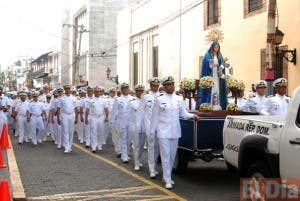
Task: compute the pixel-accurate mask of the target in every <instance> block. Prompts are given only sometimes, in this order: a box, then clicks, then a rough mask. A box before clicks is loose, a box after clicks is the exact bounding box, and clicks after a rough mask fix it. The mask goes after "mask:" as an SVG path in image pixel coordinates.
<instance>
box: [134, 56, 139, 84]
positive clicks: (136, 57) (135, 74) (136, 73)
mask: <svg viewBox="0 0 300 201" xmlns="http://www.w3.org/2000/svg"><path fill="white" fill-rule="evenodd" d="M138 69H139V53H138V52H135V53H133V82H134V85H136V84H138V82H139V74H138Z"/></svg>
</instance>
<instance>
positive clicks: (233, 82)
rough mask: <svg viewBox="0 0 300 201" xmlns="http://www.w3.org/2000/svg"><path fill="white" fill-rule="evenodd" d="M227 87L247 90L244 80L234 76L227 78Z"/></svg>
mask: <svg viewBox="0 0 300 201" xmlns="http://www.w3.org/2000/svg"><path fill="white" fill-rule="evenodd" d="M226 84H227V88H228V89H230V90H245V83H244V81H243V80H238V79H236V78H234V77H229V78H227V80H226Z"/></svg>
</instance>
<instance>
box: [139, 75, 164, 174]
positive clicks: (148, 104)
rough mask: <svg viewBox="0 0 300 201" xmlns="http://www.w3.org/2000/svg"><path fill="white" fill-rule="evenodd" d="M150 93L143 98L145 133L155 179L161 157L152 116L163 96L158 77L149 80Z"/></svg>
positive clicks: (150, 169) (149, 160)
mask: <svg viewBox="0 0 300 201" xmlns="http://www.w3.org/2000/svg"><path fill="white" fill-rule="evenodd" d="M148 82H149V84H150V91H148V93H147V94H145V95H144V96H143V101H144V106H145V113H144V115H145V117H144V121H145V123H144V124H145V131H146V136H147V144H148V166H149V173H150V178H155V177H156V175H157V174H158V172H157V171H156V164H157V158H158V156H159V146H158V139H157V132H156V131H155V132H153V133H151V132H150V125H151V116H152V111H153V107H154V103H155V101H156V99H157V97H158V96H159V95H160V94H161V93H160V92H159V91H158V88H159V85H160V81H159V79H158V78H157V77H153V78H151V79H149V81H148Z"/></svg>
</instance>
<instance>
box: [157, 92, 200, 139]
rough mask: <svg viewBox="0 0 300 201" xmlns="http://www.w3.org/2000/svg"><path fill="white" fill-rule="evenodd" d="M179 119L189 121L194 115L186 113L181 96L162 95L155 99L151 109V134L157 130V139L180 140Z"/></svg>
mask: <svg viewBox="0 0 300 201" xmlns="http://www.w3.org/2000/svg"><path fill="white" fill-rule="evenodd" d="M179 117H183V118H184V119H189V118H193V117H194V115H193V114H191V113H188V112H187V110H186V107H185V103H184V101H183V98H182V97H181V96H178V95H176V94H166V93H164V94H162V95H161V96H159V97H157V101H156V102H155V105H154V108H153V113H152V118H151V133H154V132H155V131H156V130H157V137H158V138H168V139H176V138H180V137H181V127H180V122H179Z"/></svg>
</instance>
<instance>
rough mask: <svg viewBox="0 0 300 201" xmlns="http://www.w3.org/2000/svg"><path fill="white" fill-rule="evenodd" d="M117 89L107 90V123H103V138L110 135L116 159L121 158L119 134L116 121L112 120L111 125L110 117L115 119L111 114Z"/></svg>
mask: <svg viewBox="0 0 300 201" xmlns="http://www.w3.org/2000/svg"><path fill="white" fill-rule="evenodd" d="M117 97H118V96H117V89H116V88H115V87H111V88H110V89H109V90H108V98H107V108H108V122H105V131H104V132H106V133H105V138H104V139H106V138H107V136H108V135H109V133H111V137H112V141H113V144H114V148H115V153H116V155H117V156H118V157H121V144H120V133H119V131H118V130H117V126H116V119H115V120H114V123H113V124H111V121H112V120H111V117H112V115H113V116H114V117H117V115H116V114H112V112H113V106H114V103H115V100H116V98H117ZM114 112H117V110H115V111H114Z"/></svg>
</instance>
